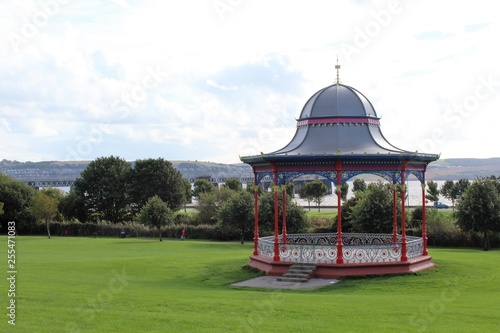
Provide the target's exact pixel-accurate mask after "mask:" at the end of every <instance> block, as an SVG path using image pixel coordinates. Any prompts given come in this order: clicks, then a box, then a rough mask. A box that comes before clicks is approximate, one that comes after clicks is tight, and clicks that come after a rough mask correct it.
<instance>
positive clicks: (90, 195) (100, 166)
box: [74, 156, 131, 223]
mask: <svg viewBox="0 0 500 333" xmlns="http://www.w3.org/2000/svg"><path fill="white" fill-rule="evenodd" d="M130 171H131V166H130V163H128V162H127V161H125V160H123V159H121V158H119V157H114V156H110V157H100V158H98V159H96V160H94V161H92V162H90V163H89V165H88V166H87V168H86V169H85V170H84V171H83V172H82V173H81V176H80V177H79V178H78V179H76V181H75V185H74V188H75V191H76V193H77V195H78V196H80V197H81V198H82V199H83V200H84V202H85V209H86V211H87V216H88V218H90V219H92V220H101V219H103V220H107V221H111V222H113V223H117V222H121V221H123V220H124V219H125V218H126V217H127V213H128V209H127V208H128V205H129V198H128V193H129V187H128V180H129V177H130Z"/></svg>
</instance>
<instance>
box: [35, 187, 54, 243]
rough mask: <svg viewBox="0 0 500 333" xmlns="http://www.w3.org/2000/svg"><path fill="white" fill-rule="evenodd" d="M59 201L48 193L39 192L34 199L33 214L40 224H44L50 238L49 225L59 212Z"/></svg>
mask: <svg viewBox="0 0 500 333" xmlns="http://www.w3.org/2000/svg"><path fill="white" fill-rule="evenodd" d="M57 204H58V201H57V199H56V198H54V197H52V196H51V195H50V194H49V193H47V191H42V190H40V191H38V192H37V193H36V195H35V197H34V199H33V213H34V215H35V218H36V219H37V221H38V222H39V223H44V224H45V227H46V228H47V236H48V237H49V238H50V228H49V223H50V222H52V221H53V220H54V219H55V218H56V216H57V214H58V213H59V211H58V210H57Z"/></svg>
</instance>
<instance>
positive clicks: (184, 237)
mask: <svg viewBox="0 0 500 333" xmlns="http://www.w3.org/2000/svg"><path fill="white" fill-rule="evenodd" d="M184 239H186V230H185V229H184V228H183V229H182V231H181V240H184Z"/></svg>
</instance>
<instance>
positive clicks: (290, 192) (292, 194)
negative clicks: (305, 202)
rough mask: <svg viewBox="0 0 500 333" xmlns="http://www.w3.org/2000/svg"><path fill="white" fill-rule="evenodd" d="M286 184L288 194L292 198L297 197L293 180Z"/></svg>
mask: <svg viewBox="0 0 500 333" xmlns="http://www.w3.org/2000/svg"><path fill="white" fill-rule="evenodd" d="M285 186H286V188H285V190H286V191H285V192H286V194H287V195H288V196H289V197H290V198H292V199H293V198H295V185H294V184H293V182H288V183H286V185H285Z"/></svg>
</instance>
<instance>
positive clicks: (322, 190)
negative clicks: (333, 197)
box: [304, 180, 328, 212]
mask: <svg viewBox="0 0 500 333" xmlns="http://www.w3.org/2000/svg"><path fill="white" fill-rule="evenodd" d="M304 186H305V187H306V189H305V191H306V193H308V194H307V197H309V196H310V197H312V198H313V201H314V202H315V203H316V205H317V206H318V212H319V211H320V205H321V202H323V200H324V198H325V196H326V195H327V194H328V188H327V187H326V185H325V183H323V182H322V181H321V180H313V181H312V182H309V183H306V184H304Z"/></svg>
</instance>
